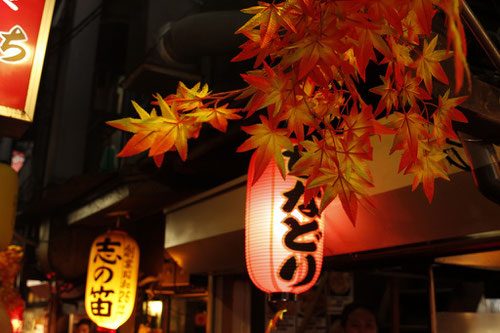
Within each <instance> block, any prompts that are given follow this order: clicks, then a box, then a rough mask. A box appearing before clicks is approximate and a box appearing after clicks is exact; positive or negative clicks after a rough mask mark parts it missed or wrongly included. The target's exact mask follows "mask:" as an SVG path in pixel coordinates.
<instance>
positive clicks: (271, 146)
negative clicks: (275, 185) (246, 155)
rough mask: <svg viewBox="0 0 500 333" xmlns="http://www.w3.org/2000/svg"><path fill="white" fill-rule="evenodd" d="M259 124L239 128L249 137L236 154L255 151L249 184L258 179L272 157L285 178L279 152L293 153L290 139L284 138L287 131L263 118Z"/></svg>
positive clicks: (283, 164)
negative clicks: (287, 151)
mask: <svg viewBox="0 0 500 333" xmlns="http://www.w3.org/2000/svg"><path fill="white" fill-rule="evenodd" d="M260 121H261V124H256V125H252V126H242V127H241V128H242V129H243V130H244V131H245V132H247V133H248V134H250V135H251V137H250V138H249V139H247V140H246V141H245V142H243V144H241V146H239V147H238V149H237V151H238V152H243V151H247V150H250V149H255V148H256V151H255V152H254V155H255V174H254V177H253V179H251V180H250V182H251V184H255V182H256V181H257V180H258V179H259V178H260V176H261V175H262V173H264V170H265V169H266V167H267V165H268V164H269V162H270V161H271V159H272V158H273V156H274V161H275V162H276V164H277V165H278V167H279V169H280V172H281V176H282V177H283V178H285V177H286V168H285V163H284V160H283V155H282V154H281V150H282V149H283V148H285V149H287V150H290V151H293V145H292V142H291V141H290V139H289V138H288V137H287V136H286V135H287V132H288V131H287V130H286V129H280V128H277V127H276V122H275V123H270V121H269V120H268V119H267V118H266V117H264V116H260Z"/></svg>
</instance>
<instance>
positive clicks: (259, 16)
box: [236, 1, 296, 48]
mask: <svg viewBox="0 0 500 333" xmlns="http://www.w3.org/2000/svg"><path fill="white" fill-rule="evenodd" d="M258 4H259V6H254V7H250V8H247V9H243V10H242V12H243V13H246V14H254V16H253V17H252V18H251V19H250V20H249V21H248V22H247V23H245V24H244V25H243V26H242V27H241V28H239V29H238V30H237V31H236V33H242V32H243V31H248V30H251V29H253V28H255V27H258V26H259V27H260V37H261V46H260V47H261V48H265V47H266V46H267V45H268V43H269V41H270V40H271V39H273V36H274V35H275V34H276V32H277V31H278V29H279V27H280V26H286V27H287V28H289V29H290V30H292V31H296V30H295V27H294V26H293V24H292V22H291V21H290V19H289V18H288V17H287V15H286V12H285V11H283V10H282V8H283V4H284V3H279V4H274V3H266V2H261V1H259V2H258Z"/></svg>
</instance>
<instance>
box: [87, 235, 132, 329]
mask: <svg viewBox="0 0 500 333" xmlns="http://www.w3.org/2000/svg"><path fill="white" fill-rule="evenodd" d="M138 270H139V247H138V246H137V243H136V242H135V240H133V239H132V238H131V237H129V236H128V235H127V234H126V233H125V232H123V231H117V230H114V231H111V232H107V233H105V234H103V235H101V236H99V237H97V238H96V239H95V240H94V243H93V244H92V248H91V250H90V257H89V265H88V271H87V285H86V288H85V310H86V312H87V315H88V316H89V318H90V319H91V320H92V321H93V322H95V323H96V324H97V325H98V326H99V327H104V328H107V329H111V330H116V329H117V328H118V327H120V326H121V325H122V324H123V323H125V322H126V321H127V319H128V318H129V317H130V315H131V314H132V311H133V310H134V305H135V294H136V290H137V274H138Z"/></svg>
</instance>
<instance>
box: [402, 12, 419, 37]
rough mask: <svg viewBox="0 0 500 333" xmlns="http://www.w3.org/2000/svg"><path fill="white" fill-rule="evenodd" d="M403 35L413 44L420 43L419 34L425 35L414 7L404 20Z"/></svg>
mask: <svg viewBox="0 0 500 333" xmlns="http://www.w3.org/2000/svg"><path fill="white" fill-rule="evenodd" d="M402 24H403V37H404V38H405V39H406V40H407V41H408V42H409V43H411V44H414V45H419V44H420V39H419V35H423V34H424V31H423V30H422V28H421V27H420V25H419V24H418V20H417V14H416V13H415V11H414V10H413V9H409V10H408V14H406V16H405V17H404V19H403V20H402Z"/></svg>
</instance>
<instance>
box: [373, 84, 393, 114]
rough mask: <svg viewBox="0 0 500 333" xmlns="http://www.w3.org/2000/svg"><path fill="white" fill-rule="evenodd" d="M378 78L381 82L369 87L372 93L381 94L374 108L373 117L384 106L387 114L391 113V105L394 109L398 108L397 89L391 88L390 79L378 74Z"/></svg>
mask: <svg viewBox="0 0 500 333" xmlns="http://www.w3.org/2000/svg"><path fill="white" fill-rule="evenodd" d="M380 79H381V80H382V82H383V84H382V85H380V86H377V87H375V88H371V89H370V91H371V92H372V93H374V94H377V95H380V96H382V97H381V98H380V101H379V102H378V105H377V109H376V110H375V113H374V116H375V117H376V116H378V115H379V114H380V113H381V112H382V110H383V109H384V108H385V109H386V112H387V115H389V113H391V111H392V108H393V107H394V108H395V109H397V108H398V91H397V90H396V89H394V88H393V84H392V80H391V79H390V78H385V77H383V76H380Z"/></svg>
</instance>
